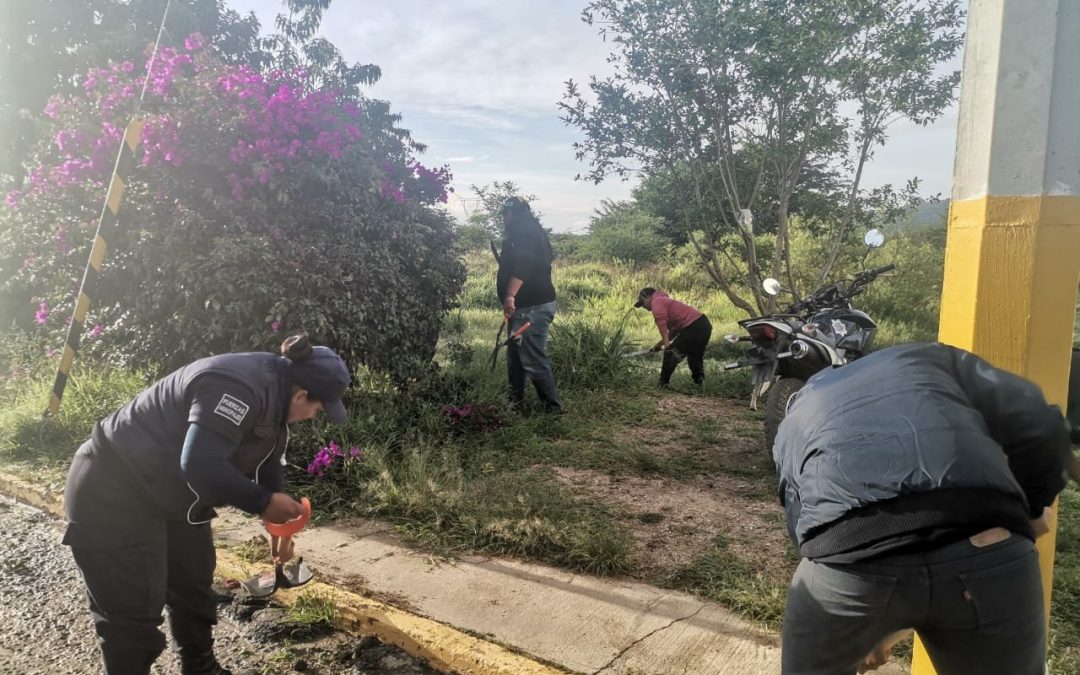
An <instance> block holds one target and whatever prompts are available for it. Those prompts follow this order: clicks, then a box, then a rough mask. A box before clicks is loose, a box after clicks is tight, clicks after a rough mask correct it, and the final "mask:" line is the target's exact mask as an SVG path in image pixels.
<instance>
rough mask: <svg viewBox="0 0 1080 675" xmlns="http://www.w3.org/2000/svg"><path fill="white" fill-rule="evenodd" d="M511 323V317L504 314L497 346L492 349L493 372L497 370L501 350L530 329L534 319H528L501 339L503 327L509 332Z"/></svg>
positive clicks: (496, 342)
mask: <svg viewBox="0 0 1080 675" xmlns="http://www.w3.org/2000/svg"><path fill="white" fill-rule="evenodd" d="M509 323H510V317H508V316H503V322H502V325H501V326H499V332H498V333H497V334H496V335H495V348H494V349H492V350H491V372H493V373H494V372H495V364H496V363H498V361H499V350H500V349H502V348H503V347H506V346H507V345H509V344H510V341H511V340H517V339H518V338H520V337H521V336H522V335H524V334H525V331H527V330H529V326H531V325H532V321H526V322H525V323H523V324H522V325H521V328H518V329H517V330H516V331H514V332H513V333H510V334H509V335H507V336H506V339H505V340H501V339H500V338H501V337H502V330H503V328H504V327H505V328H506V330H507V332H509V330H510V326H509Z"/></svg>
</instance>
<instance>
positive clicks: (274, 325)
mask: <svg viewBox="0 0 1080 675" xmlns="http://www.w3.org/2000/svg"><path fill="white" fill-rule="evenodd" d="M270 330H271V331H273V332H275V333H276V332H278V331H279V330H281V322H280V321H275V322H273V323H272V324H270Z"/></svg>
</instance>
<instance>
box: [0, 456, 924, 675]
mask: <svg viewBox="0 0 1080 675" xmlns="http://www.w3.org/2000/svg"><path fill="white" fill-rule="evenodd" d="M0 492H3V493H5V494H7V495H8V496H11V497H15V498H17V499H19V500H20V501H23V502H26V503H29V504H31V505H32V506H36V507H37V508H41V509H43V510H45V511H48V512H49V513H51V514H53V515H54V516H56V517H61V518H62V517H63V508H62V504H61V496H60V495H59V494H57V493H51V492H48V491H43V490H42V489H41V488H40V486H34V485H31V484H29V483H26V482H25V481H23V480H21V479H19V478H17V477H14V476H10V475H7V474H3V473H0ZM223 511H224V510H223ZM214 531H215V537H216V538H217V540H218V541H219V543H222V544H226V545H228V544H243V543H246V542H249V541H251V539H252V538H254V537H262V536H265V530H264V529H263V527H262V525H261V522H260V521H259V520H257V519H255V518H251V517H246V516H242V515H240V514H238V513H235V512H231V511H230V512H223V513H222V516H221V517H220V518H219V519H218V520H216V521H215V527H214ZM297 554H298V555H302V556H303V557H304V559H305V560H306V561H307V562H308V563H309V564H310V565H311V566H312V568H313V569H315V571H316V573H317V575H318V577H319V579H318V580H319V581H320V582H325V583H327V584H330V586H324V585H323V584H318V586H320V587H321V588H322V589H323V590H322V591H320V592H326V593H328V594H330V595H331V596H332V597H333V601H334V602H335V604H336V605H337V606H338V610H339V615H340V616H341V617H343V618H344V619H345V625H344V626H343V627H344V628H346V629H351V630H353V631H354V632H360V633H365V634H366V633H375V634H377V635H379V636H380V638H382V639H383V640H384V641H386V642H388V643H392V644H397V645H398V646H401V647H403V648H404V649H406V651H408V652H409V653H411V654H414V655H418V656H423V657H425V658H428V659H429V660H430V661H431V662H432V664H433V665H436V666H437V667H438V666H439V665H440V664H441V665H442V666H444V669H445V670H446V672H458V673H463V674H466V675H496V674H498V675H525V674H529V675H533V674H536V675H549V674H550V673H553V672H554V670H555V669H553V668H549V667H546V666H543V665H542V664H540V663H536V662H534V661H531V660H529V659H527V658H522V657H521V656H518V655H517V654H515V653H514V652H515V651H516V652H518V653H519V654H523V655H525V656H531V657H534V658H539V659H543V660H544V661H546V662H548V663H551V664H555V665H556V666H558V667H560V668H563V669H566V670H570V671H573V672H578V673H590V674H593V673H596V674H599V673H604V674H606V675H616V674H618V675H691V674H693V675H714V674H715V675H722V674H727V673H730V674H732V675H735V674H738V675H765V674H772V673H779V672H780V648H779V636H777V635H776V634H775V633H770V632H768V631H764V630H762V629H760V628H758V627H756V626H754V625H752V624H750V623H749V622H746V621H744V620H742V619H740V618H739V617H737V616H735V615H734V614H733V613H732V612H730V611H729V610H727V609H725V608H723V607H721V606H719V605H717V604H715V603H711V602H703V601H701V600H699V599H696V598H694V597H692V596H689V595H686V594H684V593H678V592H673V591H665V590H663V589H660V588H656V587H654V586H649V585H647V584H640V583H632V582H621V581H614V580H609V579H600V578H597V577H591V576H587V575H578V574H572V573H569V572H566V571H565V570H559V569H555V568H550V567H545V566H542V565H533V564H528V563H521V562H515V561H509V560H502V559H499V558H482V557H466V558H464V559H461V560H457V561H453V562H447V561H444V560H441V559H437V558H433V557H431V556H429V555H425V554H423V553H419V552H416V551H413V550H411V549H409V548H408V547H406V546H404V545H402V544H401V542H400V541H399V540H398V539H397V538H396V537H394V536H393V535H392V534H391V532H390V531H389V529H388V528H386V526H385V525H381V524H377V523H373V522H370V521H363V520H358V519H354V520H349V521H347V522H344V523H341V524H338V525H334V526H324V527H309V528H308V529H306V530H305V531H304V532H303V533H301V535H299V536H298V537H297ZM218 563H219V564H218V567H219V570H218V571H219V573H221V574H225V575H226V576H243V575H246V574H249V573H250V572H251V571H252V570H251V569H249V568H251V567H252V566H251V565H249V564H246V563H243V562H242V561H241V560H240V559H239V558H238V557H237V556H236V555H234V554H231V553H228V554H227V553H225V552H222V555H219V560H218ZM263 567H265V565H264V566H263ZM314 585H315V584H313V585H312V586H314ZM310 587H311V586H305V587H304V588H305V589H306V588H310ZM300 590H301V589H296V591H300ZM296 591H283V592H279V596H284V598H280V597H279V599H284V600H285V601H286V602H289V596H290V595H296V594H297V592H296ZM357 594H359V595H357ZM359 596H365V597H366V598H371V599H370V600H367V599H365V598H364V597H359ZM462 631H464V632H462ZM471 636H476V637H471ZM500 644H501V645H504V646H506V647H509V648H510V650H513V651H510V650H507V649H503V648H501V647H499V646H498V645H500ZM823 647H824V648H827V647H825V646H823ZM875 672H877V673H881V674H883V675H898V674H899V673H903V672H906V671H905V670H904V669H903V668H901V667H899V666H897V665H895V664H888V665H886V666H885V667H883V668H881V669H879V670H878V671H875Z"/></svg>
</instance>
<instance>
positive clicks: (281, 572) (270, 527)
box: [240, 497, 315, 598]
mask: <svg viewBox="0 0 1080 675" xmlns="http://www.w3.org/2000/svg"><path fill="white" fill-rule="evenodd" d="M300 505H301V506H303V507H304V512H303V514H301V515H300V517H299V518H296V519H294V520H290V521H289V522H287V523H270V522H267V521H265V520H264V521H263V525H264V526H265V527H266V531H267V532H268V533H270V536H272V537H277V538H278V541H279V542H280V541H281V540H283V539H289V538H291V537H292V536H293V535H295V534H296V533H297V532H299V531H300V530H302V529H304V526H305V525H307V523H308V521H309V520H311V501H310V500H309V499H308V498H307V497H302V498H301V499H300ZM275 554H276V551H275ZM314 576H315V575H314V574H313V573H312V572H311V570H310V569H309V568H308V566H307V565H305V564H304V559H303V558H297V560H296V563H294V564H292V565H288V566H286V565H285V564H284V563H277V564H275V565H274V571H273V572H264V573H262V574H259V575H256V576H254V577H251V578H250V579H248V580H246V581H241V582H240V585H241V586H242V587H243V588H244V590H245V591H247V593H248V595H250V596H251V597H253V598H265V597H267V596H269V595H272V594H273V593H274V591H276V590H277V589H279V588H296V587H297V586H303V585H304V584H306V583H307V582H309V581H311V579H312V578H313V577H314Z"/></svg>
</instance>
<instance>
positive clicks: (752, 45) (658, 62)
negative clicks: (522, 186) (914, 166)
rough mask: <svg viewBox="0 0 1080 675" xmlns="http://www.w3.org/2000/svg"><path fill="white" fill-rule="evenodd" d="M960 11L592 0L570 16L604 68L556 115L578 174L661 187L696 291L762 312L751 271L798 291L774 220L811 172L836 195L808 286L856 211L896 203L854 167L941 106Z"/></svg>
mask: <svg viewBox="0 0 1080 675" xmlns="http://www.w3.org/2000/svg"><path fill="white" fill-rule="evenodd" d="M962 14H963V13H962V9H961V6H960V2H959V1H958V0H879V1H877V2H851V1H850V0H820V1H815V2H788V1H787V0H691V1H690V2H685V3H682V4H681V5H679V6H678V7H673V6H672V5H671V4H670V3H668V2H664V1H662V0H597V1H594V2H591V3H590V4H589V5H588V7H587V8H586V10H585V12H584V15H583V18H584V20H585V22H586V23H588V24H589V25H595V26H598V28H599V32H600V33H601V35H602V36H603V37H604V38H605V39H606V40H608V41H610V42H611V43H612V44H613V45H614V52H613V54H612V55H611V60H612V61H613V62H614V63H615V64H616V65H617V66H618V67H617V69H616V72H615V74H614V75H612V76H610V77H607V78H604V79H600V78H596V77H593V78H591V79H590V81H589V83H588V89H589V93H588V94H586V93H585V92H583V91H582V90H581V88H580V87H579V86H578V84H577V83H575V82H573V81H570V82H568V83H567V88H566V93H565V96H564V99H563V101H562V103H561V104H560V107H561V109H562V112H563V120H564V121H565V122H566V123H567V124H570V125H573V126H576V127H578V128H579V129H580V130H581V131H582V132H583V133H584V140H582V141H580V142H579V143H577V144H576V149H577V156H578V158H579V159H581V160H584V161H588V162H589V171H588V172H587V173H586V174H585V176H584V177H585V178H587V179H591V180H594V181H600V180H602V179H604V178H605V177H607V176H610V175H618V176H621V177H624V178H625V177H629V176H632V175H655V174H657V173H661V174H665V173H666V174H667V175H668V176H669V177H671V180H672V181H673V182H675V183H677V184H678V185H679V188H680V189H679V199H680V204H681V205H682V206H681V208H679V209H677V210H676V213H677V214H678V215H681V217H682V221H683V222H682V227H683V231H684V232H685V233H686V237H687V239H688V240H689V241H690V243H691V245H692V246H693V247H694V248H695V250H696V251H697V252H698V254H699V257H700V259H701V261H702V263H703V265H704V266H705V269H706V270H707V271H708V273H709V275H710V277H711V278H712V280H713V281H714V282H715V283H716V284H717V286H718V287H719V288H721V289H722V290H723V292H724V293H725V294H726V295H727V296H728V298H729V299H730V300H731V301H732V302H733V303H734V304H735V305H736V306H738V307H740V308H742V309H743V310H745V311H746V312H747V313H750V314H754V313H757V312H761V311H766V310H767V309H769V308H770V307H771V305H772V298H771V297H769V296H766V295H765V294H763V293H762V292H761V290H760V281H761V279H762V278H764V277H765V276H774V277H784V278H786V280H787V281H788V285H789V286H790V287H791V288H792V289H793V290H795V291H796V292H798V288H797V286H796V283H795V278H794V275H793V273H792V267H793V265H792V256H793V253H792V248H791V236H790V235H791V227H790V219H791V216H792V213H793V211H794V210H795V209H796V207H797V205H798V203H799V202H800V201H801V197H802V196H803V195H804V194H805V193H806V192H807V189H808V186H807V181H808V179H809V178H810V177H811V176H810V174H811V172H810V171H809V169H810V168H811V167H820V168H822V169H824V170H825V173H826V174H829V172H830V171H836V173H834V174H833V175H831V176H829V181H830V182H831V183H832V186H831V188H830V189H831V190H832V191H833V192H839V193H840V194H843V195H844V196H845V198H844V200H843V204H844V207H843V209H842V210H841V212H840V213H839V214H838V215H834V216H832V217H831V218H830V220H832V221H834V222H832V223H830V224H829V225H830V230H831V231H830V236H831V237H832V242H833V243H832V246H831V248H830V254H828V255H827V256H826V260H825V263H824V265H823V266H822V269H821V275H822V276H824V275H827V274H828V273H829V271H830V268H831V266H832V265H833V264H834V263H835V259H836V256H837V255H838V253H839V250H840V248H842V246H843V245H844V244H845V243H846V242H848V241H849V240H850V238H851V235H852V232H853V229H854V227H855V225H856V223H858V222H860V217H861V216H863V215H865V214H866V213H868V212H878V211H880V210H882V209H885V210H888V209H891V208H893V207H894V206H900V205H902V202H903V199H900V200H899V201H898V202H897V203H891V202H889V201H888V200H886V201H885V202H878V201H876V200H877V199H878V198H881V197H884V196H887V193H881V192H878V193H876V194H875V193H873V192H872V191H867V190H865V189H864V188H863V186H862V176H863V169H864V168H865V165H866V163H867V162H868V161H869V160H870V159H871V158H872V156H873V152H874V150H875V149H876V148H878V147H880V146H881V145H882V144H883V143H884V142H885V141H886V139H887V132H888V129H889V127H890V125H892V124H894V123H895V122H897V121H899V120H909V121H912V122H914V123H916V124H927V123H929V122H931V121H932V120H934V119H936V118H937V117H938V116H939V115H940V114H941V113H942V111H943V110H944V109H945V108H946V107H947V106H948V105H949V104H950V103H951V101H952V100H953V96H954V90H955V87H956V84H957V82H958V78H959V74H958V73H948V74H945V75H940V76H939V75H937V74H936V68H937V67H938V66H939V64H941V63H943V62H945V61H947V60H948V59H950V58H951V57H952V56H953V55H954V54H955V53H956V51H957V49H958V48H959V46H960V43H961V29H962V25H961V22H962ZM849 108H851V109H854V110H855V113H854V114H845V113H844V110H846V109H849ZM913 187H915V185H914V184H913V185H911V186H909V188H913ZM892 194H894V195H903V194H904V191H899V192H896V191H893V192H892ZM746 214H749V215H750V216H751V217H750V218H747V217H746ZM766 214H767V215H766ZM759 223H760V224H761V225H764V224H768V226H769V228H770V229H771V230H772V233H771V234H772V238H773V239H774V240H775V245H774V246H772V251H773V254H772V255H770V256H764V255H761V254H762V253H763V251H759V236H758V234H759V232H758V227H759ZM695 232H701V236H697V235H696V234H695ZM732 238H734V239H736V240H737V241H738V242H739V248H738V250H737V251H734V252H733V251H732V249H731V247H730V246H729V245H728V243H727V242H730V241H731V239H732ZM832 251H836V253H832Z"/></svg>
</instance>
